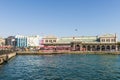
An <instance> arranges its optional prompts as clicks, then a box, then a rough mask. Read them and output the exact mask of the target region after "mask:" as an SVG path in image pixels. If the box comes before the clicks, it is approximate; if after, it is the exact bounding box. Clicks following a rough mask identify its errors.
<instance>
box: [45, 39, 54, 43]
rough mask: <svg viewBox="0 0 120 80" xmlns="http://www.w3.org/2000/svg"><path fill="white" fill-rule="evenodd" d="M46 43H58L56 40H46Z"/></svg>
mask: <svg viewBox="0 0 120 80" xmlns="http://www.w3.org/2000/svg"><path fill="white" fill-rule="evenodd" d="M45 42H46V43H49V42H50V43H52V42H56V40H45Z"/></svg>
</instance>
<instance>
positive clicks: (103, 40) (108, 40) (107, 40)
mask: <svg viewBox="0 0 120 80" xmlns="http://www.w3.org/2000/svg"><path fill="white" fill-rule="evenodd" d="M101 42H116V39H102V40H101Z"/></svg>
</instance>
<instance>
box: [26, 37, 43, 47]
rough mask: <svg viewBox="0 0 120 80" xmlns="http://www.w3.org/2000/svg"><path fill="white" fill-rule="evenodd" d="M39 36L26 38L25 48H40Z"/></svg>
mask: <svg viewBox="0 0 120 80" xmlns="http://www.w3.org/2000/svg"><path fill="white" fill-rule="evenodd" d="M40 39H41V38H40V36H39V35H36V36H27V46H28V47H37V46H40Z"/></svg>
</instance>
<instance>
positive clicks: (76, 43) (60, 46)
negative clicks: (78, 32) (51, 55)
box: [42, 34, 120, 51]
mask: <svg viewBox="0 0 120 80" xmlns="http://www.w3.org/2000/svg"><path fill="white" fill-rule="evenodd" d="M42 45H44V48H45V49H48V50H49V49H55V50H72V51H119V50H120V46H119V45H118V44H117V36H116V34H105V35H100V36H75V37H61V38H57V37H55V36H46V37H44V38H43V43H42Z"/></svg>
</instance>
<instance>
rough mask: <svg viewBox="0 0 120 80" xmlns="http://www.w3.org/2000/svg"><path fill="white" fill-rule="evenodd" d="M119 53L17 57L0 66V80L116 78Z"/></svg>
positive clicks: (109, 79) (119, 68) (88, 79)
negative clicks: (115, 54)
mask: <svg viewBox="0 0 120 80" xmlns="http://www.w3.org/2000/svg"><path fill="white" fill-rule="evenodd" d="M119 61H120V55H117V56H111V55H78V54H72V55H51V56H35V55H34V56H30V55H27V56H17V57H15V58H14V59H13V60H11V61H9V62H8V63H7V64H4V65H2V66H0V80H119V79H120V67H119V65H120V62H119Z"/></svg>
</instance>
